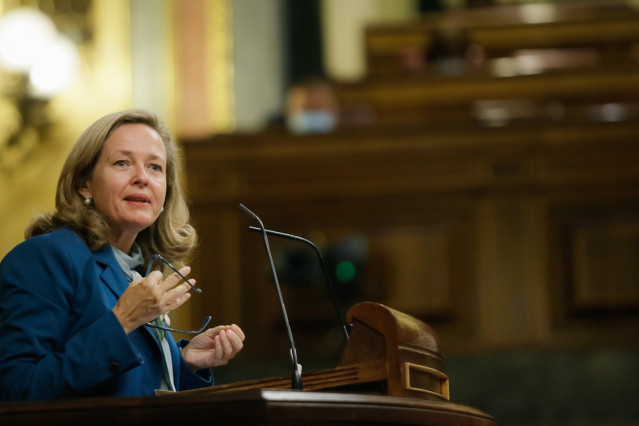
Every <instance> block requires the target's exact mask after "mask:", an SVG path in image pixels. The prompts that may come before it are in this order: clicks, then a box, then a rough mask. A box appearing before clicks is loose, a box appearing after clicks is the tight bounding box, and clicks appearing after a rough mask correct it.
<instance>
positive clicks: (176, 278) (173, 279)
mask: <svg viewBox="0 0 639 426" xmlns="http://www.w3.org/2000/svg"><path fill="white" fill-rule="evenodd" d="M179 271H180V274H182V275H184V276H185V277H186V276H187V275H188V274H189V273H190V272H191V267H190V266H184V267H182V268H181V269H180V270H179ZM181 280H182V277H181V276H180V275H179V274H177V273H175V272H174V273H172V274H171V275H169V276H168V277H166V279H165V280H164V281H162V283H161V284H160V285H161V286H162V287H163V289H164V290H165V291H169V290H170V289H171V288H173V287H175V285H176V284H177V283H179V282H180V281H181ZM189 282H191V284H192V285H195V280H192V279H191V280H189ZM185 284H186V283H185ZM186 285H187V286H188V287H189V288H190V286H189V285H188V284H186Z"/></svg>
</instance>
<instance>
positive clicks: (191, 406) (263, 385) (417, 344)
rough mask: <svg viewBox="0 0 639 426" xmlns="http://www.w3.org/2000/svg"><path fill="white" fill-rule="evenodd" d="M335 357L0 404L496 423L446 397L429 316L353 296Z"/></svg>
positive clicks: (146, 414) (1, 415)
mask: <svg viewBox="0 0 639 426" xmlns="http://www.w3.org/2000/svg"><path fill="white" fill-rule="evenodd" d="M347 320H348V322H349V323H351V324H352V325H353V328H352V332H351V338H350V340H349V341H348V343H347V344H346V347H345V349H344V352H343V353H342V358H341V360H340V362H339V365H338V366H337V367H336V368H333V369H327V370H321V371H317V372H310V373H305V374H303V375H302V383H303V386H304V390H303V391H299V390H296V391H293V390H290V387H291V377H275V378H268V379H261V380H253V381H249V382H241V383H234V384H228V385H220V386H214V387H211V388H204V389H195V390H190V391H183V392H172V393H171V392H161V393H158V396H156V397H136V398H94V399H81V400H64V401H50V402H37V403H6V404H0V424H7V425H13V424H15V425H18V424H19V425H20V426H26V425H35V424H38V425H40V424H65V425H76V424H77V425H85V424H91V425H96V424H98V425H99V424H110V425H132V424H136V425H147V424H148V425H158V424H172V425H175V424H179V423H182V422H189V423H190V424H193V423H194V422H195V424H198V425H205V424H215V425H226V424H233V425H300V424H304V425H305V426H310V425H328V424H340V425H384V424H388V425H391V424H392V425H438V426H452V425H467V426H484V425H486V426H488V425H494V424H495V420H494V418H492V417H491V416H489V415H487V414H485V413H483V412H481V411H479V410H477V409H474V408H471V407H466V406H463V405H459V404H455V403H452V402H450V401H449V386H448V377H447V376H446V375H445V374H444V371H443V360H442V357H441V352H440V346H439V341H438V339H437V335H436V334H435V333H434V332H433V330H432V329H431V328H430V327H429V326H428V325H426V324H425V323H423V322H421V321H419V320H417V319H415V318H413V317H410V316H408V315H405V314H403V313H401V312H398V311H395V310H393V309H390V308H388V307H386V306H383V305H380V304H375V303H369V302H365V303H360V304H357V305H355V306H354V307H353V308H352V309H351V310H350V311H349V312H348V315H347Z"/></svg>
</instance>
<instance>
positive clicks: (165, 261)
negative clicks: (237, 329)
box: [145, 254, 211, 334]
mask: <svg viewBox="0 0 639 426" xmlns="http://www.w3.org/2000/svg"><path fill="white" fill-rule="evenodd" d="M156 260H159V261H161V262H163V263H164V264H165V265H166V266H168V267H169V268H171V269H172V270H173V271H174V272H175V273H176V274H178V275H179V276H180V278H182V279H183V280H184V281H186V283H187V284H188V285H190V286H191V288H192V289H193V290H195V292H196V293H202V289H201V288H197V287H195V286H194V285H193V284H191V282H190V281H189V280H188V278H186V277H185V276H184V275H182V273H181V272H180V271H178V270H177V268H176V267H175V266H173V265H171V263H170V262H169V261H168V260H166V259H165V258H163V257H162V256H160V255H159V254H154V255H153V256H151V260H150V261H149V266H148V267H147V268H146V275H145V277H148V276H149V274H150V273H151V271H152V270H153V264H154V263H155V261H156ZM209 322H211V317H210V316H208V317H206V318H204V321H203V322H202V326H201V327H200V328H199V329H197V330H177V329H174V328H170V327H165V326H161V325H157V324H154V323H152V322H147V323H146V325H147V326H149V327H153V328H157V329H159V330H165V331H171V332H173V333H185V334H199V333H201V332H203V331H204V329H205V328H206V326H207V325H209Z"/></svg>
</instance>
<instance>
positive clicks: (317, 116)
mask: <svg viewBox="0 0 639 426" xmlns="http://www.w3.org/2000/svg"><path fill="white" fill-rule="evenodd" d="M286 124H287V126H288V128H289V130H290V131H291V132H293V133H295V134H298V135H301V134H308V133H328V132H330V131H331V130H333V129H334V128H335V126H336V124H337V123H336V120H335V117H334V116H333V115H332V114H331V113H329V112H327V111H303V112H298V113H296V114H293V115H292V116H291V117H290V118H289V119H288V120H287V122H286Z"/></svg>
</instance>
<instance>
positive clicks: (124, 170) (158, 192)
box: [80, 123, 166, 238]
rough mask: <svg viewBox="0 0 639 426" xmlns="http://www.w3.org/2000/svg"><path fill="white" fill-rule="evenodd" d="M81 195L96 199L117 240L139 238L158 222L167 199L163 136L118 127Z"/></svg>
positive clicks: (139, 128)
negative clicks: (130, 237)
mask: <svg viewBox="0 0 639 426" xmlns="http://www.w3.org/2000/svg"><path fill="white" fill-rule="evenodd" d="M80 192H81V194H82V196H83V197H86V196H87V195H88V196H90V197H91V198H93V202H94V203H95V208H96V209H97V210H98V211H100V212H101V213H102V214H103V215H104V217H105V218H106V220H107V222H108V223H109V225H110V226H111V230H112V232H113V234H114V238H120V237H121V236H124V235H127V236H133V238H135V236H136V235H137V233H139V232H140V231H142V230H144V229H145V228H147V227H149V226H150V225H151V224H153V222H155V220H156V219H157V218H158V216H159V215H160V213H161V212H162V206H163V205H164V199H165V197H166V150H165V148H164V143H163V142H162V138H161V137H160V135H159V134H158V133H157V132H156V131H155V130H153V129H152V128H151V127H149V126H147V125H145V124H140V123H131V124H124V125H122V126H120V127H118V128H117V129H116V130H115V131H114V132H113V133H111V136H109V138H108V139H107V140H106V141H105V143H104V146H103V148H102V152H101V153H100V156H99V157H98V160H97V163H96V165H95V168H94V169H93V173H92V175H91V177H90V179H89V180H88V181H87V183H86V186H85V188H83V189H82V191H80Z"/></svg>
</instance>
